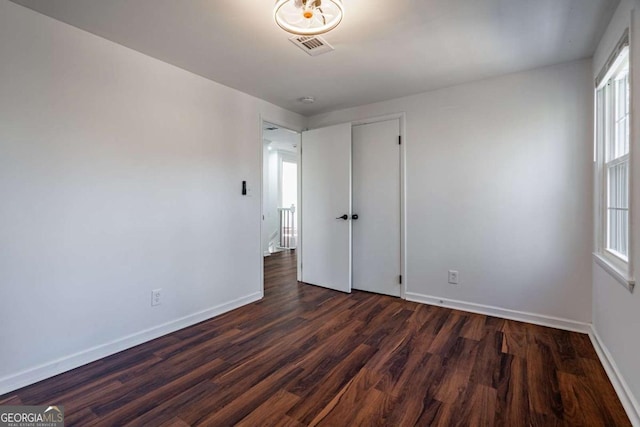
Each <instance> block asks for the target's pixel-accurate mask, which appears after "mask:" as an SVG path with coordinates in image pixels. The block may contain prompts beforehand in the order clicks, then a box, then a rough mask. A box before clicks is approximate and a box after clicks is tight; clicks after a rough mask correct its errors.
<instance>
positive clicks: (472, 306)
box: [405, 292, 591, 334]
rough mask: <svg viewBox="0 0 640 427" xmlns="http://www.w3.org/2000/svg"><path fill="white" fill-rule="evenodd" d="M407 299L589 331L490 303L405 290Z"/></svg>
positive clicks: (568, 322) (586, 327)
mask: <svg viewBox="0 0 640 427" xmlns="http://www.w3.org/2000/svg"><path fill="white" fill-rule="evenodd" d="M405 295H406V298H407V300H409V301H413V302H419V303H422V304H428V305H435V306H439V307H447V308H452V309H455V310H460V311H468V312H470V313H477V314H484V315H486V316H493V317H500V318H502V319H509V320H516V321H518V322H526V323H533V324H534V325H540V326H548V327H550V328H556V329H563V330H566V331H572V332H580V333H583V334H588V333H590V332H591V324H590V323H584V322H578V321H577V320H571V319H563V318H561V317H553V316H546V315H543V314H535V313H527V312H525V311H517V310H510V309H508V308H501V307H494V306H491V305H483V304H476V303H472V302H466V301H458V300H453V299H447V298H439V297H434V296H431V295H423V294H417V293H413V292H407V293H406V294H405Z"/></svg>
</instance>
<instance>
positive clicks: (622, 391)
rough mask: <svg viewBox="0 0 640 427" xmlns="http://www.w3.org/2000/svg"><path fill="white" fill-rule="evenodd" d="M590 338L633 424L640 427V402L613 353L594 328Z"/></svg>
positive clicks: (590, 332)
mask: <svg viewBox="0 0 640 427" xmlns="http://www.w3.org/2000/svg"><path fill="white" fill-rule="evenodd" d="M589 338H591V342H592V343H593V347H594V348H595V349H596V353H598V357H599V358H600V362H601V363H602V366H604V370H605V371H606V372H607V375H608V376H609V380H610V381H611V384H613V388H614V389H615V390H616V393H617V394H618V397H619V398H620V402H621V403H622V406H623V407H624V409H625V411H626V412H627V416H628V417H629V420H630V421H631V424H632V425H633V426H635V427H640V405H638V401H637V400H636V398H635V397H634V396H633V393H632V392H631V390H630V389H629V386H628V385H627V382H626V381H625V380H624V377H623V376H622V374H621V373H620V370H619V369H618V366H617V365H616V362H615V361H614V360H613V357H612V356H611V353H610V352H609V350H608V349H607V347H606V346H605V345H604V342H602V339H601V338H600V335H598V332H597V331H596V329H595V328H594V327H593V326H592V327H591V330H590V331H589Z"/></svg>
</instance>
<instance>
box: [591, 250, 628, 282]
mask: <svg viewBox="0 0 640 427" xmlns="http://www.w3.org/2000/svg"><path fill="white" fill-rule="evenodd" d="M593 260H594V261H595V262H596V263H597V264H598V265H599V266H600V267H602V268H603V269H604V270H605V271H606V272H607V273H609V275H611V277H613V278H614V279H616V281H617V282H618V283H620V284H621V285H623V286H624V287H625V288H627V289H628V290H629V292H633V288H634V287H635V285H636V281H635V279H634V278H632V277H629V273H628V272H627V271H625V270H622V269H620V267H618V266H616V265H615V264H613V263H612V262H611V261H609V260H608V259H607V258H605V257H604V256H602V255H601V254H598V253H595V252H594V253H593Z"/></svg>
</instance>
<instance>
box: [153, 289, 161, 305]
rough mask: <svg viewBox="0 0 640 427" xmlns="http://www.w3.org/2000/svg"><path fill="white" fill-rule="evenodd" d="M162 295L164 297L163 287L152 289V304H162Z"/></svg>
mask: <svg viewBox="0 0 640 427" xmlns="http://www.w3.org/2000/svg"><path fill="white" fill-rule="evenodd" d="M160 297H162V289H154V290H152V291H151V305H152V306H155V305H160Z"/></svg>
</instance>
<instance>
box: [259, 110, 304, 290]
mask: <svg viewBox="0 0 640 427" xmlns="http://www.w3.org/2000/svg"><path fill="white" fill-rule="evenodd" d="M258 119H259V121H258V124H259V126H260V128H259V129H260V131H259V134H260V140H259V141H258V142H259V143H258V147H259V149H260V191H259V194H260V235H259V238H260V245H259V246H260V251H259V252H260V292H261V298H263V297H264V253H263V251H262V232H263V230H262V229H263V227H264V220H263V219H262V215H263V213H264V197H263V196H264V195H263V194H262V191H263V189H264V146H263V145H264V124H265V122H266V123H271V124H273V125H276V126H278V127H280V128H283V129H287V130H290V131H292V132H296V133H297V134H298V135H300V142H298V148H297V154H296V155H295V156H296V160H297V162H298V204H300V203H301V200H302V199H301V198H302V195H301V194H300V183H301V181H300V176H301V175H302V174H301V173H300V148H301V147H300V146H301V145H302V144H301V142H302V129H299V128H298V127H297V126H294V125H293V124H286V123H283V122H282V121H281V120H272V119H271V118H270V117H268V116H265V115H262V114H260V115H259V117H258ZM254 193H255V192H254ZM296 216H297V221H298V241H297V248H296V254H297V257H296V258H297V261H298V265H297V268H296V269H297V277H298V280H300V259H301V257H300V252H298V251H299V250H300V246H301V245H300V242H301V241H302V236H301V234H302V233H301V231H300V228H301V227H300V219H301V218H300V209H297V210H296Z"/></svg>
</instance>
